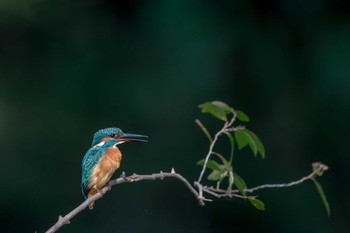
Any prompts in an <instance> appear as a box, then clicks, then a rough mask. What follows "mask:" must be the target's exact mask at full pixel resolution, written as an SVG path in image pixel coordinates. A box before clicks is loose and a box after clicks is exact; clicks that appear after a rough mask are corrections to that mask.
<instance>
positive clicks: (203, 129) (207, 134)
mask: <svg viewBox="0 0 350 233" xmlns="http://www.w3.org/2000/svg"><path fill="white" fill-rule="evenodd" d="M195 122H196V123H197V125H198V126H199V128H201V130H202V131H203V133H204V134H205V135H206V136H207V138H208V139H209V142H210V143H212V142H213V138H212V137H211V135H210V133H209V131H208V130H207V128H206V127H205V126H204V125H203V124H202V122H201V121H200V120H198V119H196V120H195Z"/></svg>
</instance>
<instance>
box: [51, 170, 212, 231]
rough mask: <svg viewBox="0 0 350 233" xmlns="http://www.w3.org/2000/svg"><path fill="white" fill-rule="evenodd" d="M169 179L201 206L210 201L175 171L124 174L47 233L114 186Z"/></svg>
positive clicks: (59, 220)
mask: <svg viewBox="0 0 350 233" xmlns="http://www.w3.org/2000/svg"><path fill="white" fill-rule="evenodd" d="M168 177H172V178H176V179H178V180H180V181H182V183H184V185H185V186H186V187H187V188H188V189H189V190H190V191H191V192H192V194H193V195H194V196H195V197H196V199H197V201H198V203H199V205H202V206H203V205H204V201H209V199H205V198H203V197H201V196H200V195H199V193H198V192H197V191H196V190H195V189H194V188H193V187H192V185H191V184H190V183H189V182H188V181H187V180H186V179H185V178H184V177H183V176H181V175H180V174H178V173H176V172H175V170H174V169H172V171H171V172H170V173H169V172H160V173H154V174H152V175H137V174H133V175H132V176H128V177H125V174H124V173H123V174H122V176H121V177H120V178H117V179H114V180H111V181H110V182H109V183H108V184H109V185H110V187H108V186H106V187H104V188H103V189H102V190H101V193H102V194H101V193H97V194H95V195H94V196H92V197H90V198H88V199H87V200H86V201H84V202H83V203H81V204H80V205H79V206H78V207H76V208H75V209H74V210H72V211H71V212H69V213H68V214H67V215H66V216H64V217H62V216H59V218H58V221H57V222H56V223H55V225H53V226H52V227H51V228H50V229H49V230H47V231H46V232H47V233H51V232H56V231H57V230H58V229H60V228H61V227H62V226H63V225H65V224H69V223H70V220H71V219H72V218H73V217H74V216H75V215H77V214H78V213H80V212H81V211H83V210H84V209H85V208H86V207H88V205H89V204H90V203H91V202H93V201H96V200H98V199H100V198H102V197H103V195H104V194H106V193H107V192H108V191H110V190H111V187H112V186H114V185H118V184H123V183H132V182H139V181H144V180H163V179H164V178H168Z"/></svg>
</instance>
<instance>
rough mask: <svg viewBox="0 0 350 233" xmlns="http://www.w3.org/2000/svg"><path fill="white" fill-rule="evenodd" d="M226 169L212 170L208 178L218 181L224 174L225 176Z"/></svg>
mask: <svg viewBox="0 0 350 233" xmlns="http://www.w3.org/2000/svg"><path fill="white" fill-rule="evenodd" d="M227 174H228V173H227V171H224V170H221V171H212V172H211V173H210V174H209V176H208V180H211V181H218V180H221V179H223V178H224V177H225V176H227Z"/></svg>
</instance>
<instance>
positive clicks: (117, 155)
mask: <svg viewBox="0 0 350 233" xmlns="http://www.w3.org/2000/svg"><path fill="white" fill-rule="evenodd" d="M147 138H148V137H147V136H145V135H140V134H129V133H123V131H122V130H121V129H119V128H116V127H112V128H106V129H100V130H99V131H97V132H96V133H95V134H94V137H93V140H92V145H91V148H90V149H89V150H88V151H87V152H86V154H85V156H84V158H83V161H82V178H81V189H82V193H83V196H84V198H85V199H87V198H89V197H91V196H93V195H95V194H96V193H98V192H99V193H102V192H101V189H102V188H103V187H104V186H105V185H106V184H107V182H108V181H109V180H110V179H111V177H112V175H113V174H114V172H115V171H116V170H117V169H118V168H119V166H120V162H121V160H122V153H121V152H120V150H119V149H118V147H117V145H119V144H122V143H125V142H148V140H147ZM93 206H94V203H93V202H92V203H90V204H89V209H93Z"/></svg>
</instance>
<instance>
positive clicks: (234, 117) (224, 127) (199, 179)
mask: <svg viewBox="0 0 350 233" xmlns="http://www.w3.org/2000/svg"><path fill="white" fill-rule="evenodd" d="M232 114H233V115H232V118H231V120H230V121H229V122H228V121H226V122H225V124H224V126H223V127H222V128H221V129H220V130H219V131H218V132H217V133H216V134H215V136H214V139H213V140H212V141H211V143H210V146H209V151H208V153H207V155H206V156H205V161H204V164H203V168H202V171H201V173H200V175H199V178H198V180H197V182H198V183H200V182H201V181H202V178H203V175H204V172H205V169H206V167H207V164H208V160H209V158H210V155H211V154H212V152H213V149H214V145H215V143H216V141H217V140H218V138H219V137H220V136H221V134H223V133H224V132H225V131H226V130H227V129H228V128H229V127H231V126H232V124H233V122H234V121H235V120H236V113H235V111H233V109H232Z"/></svg>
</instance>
